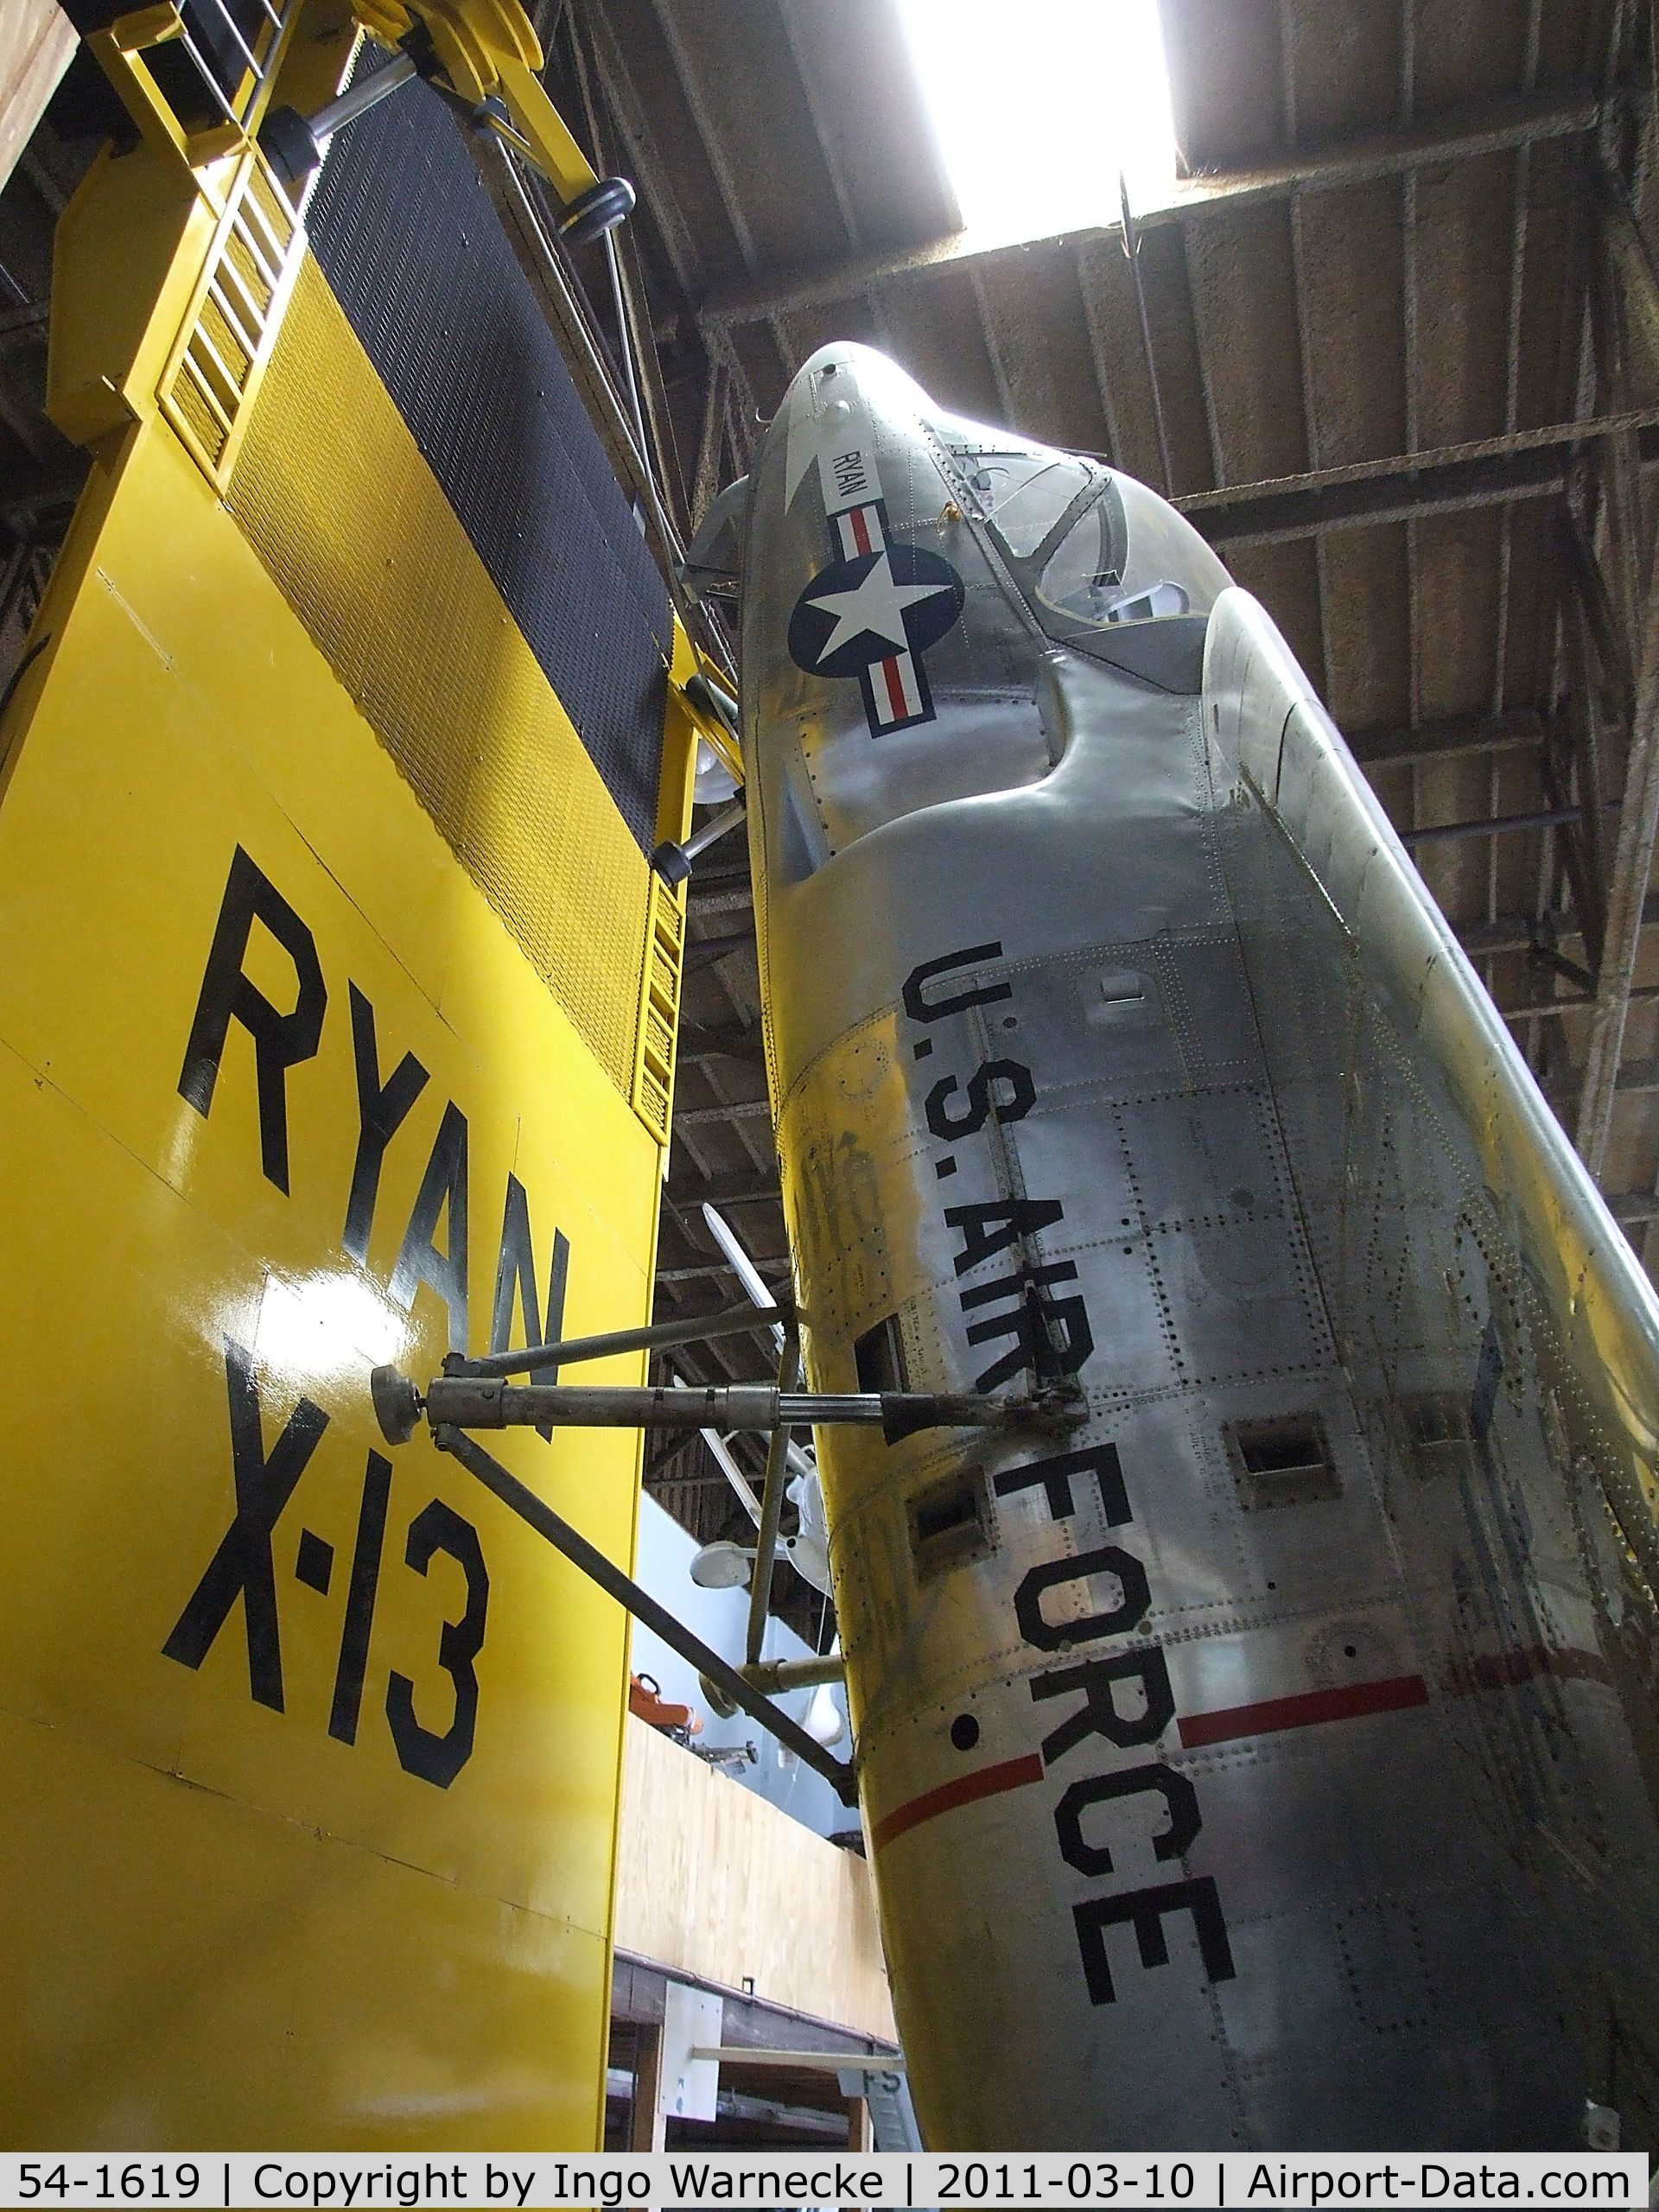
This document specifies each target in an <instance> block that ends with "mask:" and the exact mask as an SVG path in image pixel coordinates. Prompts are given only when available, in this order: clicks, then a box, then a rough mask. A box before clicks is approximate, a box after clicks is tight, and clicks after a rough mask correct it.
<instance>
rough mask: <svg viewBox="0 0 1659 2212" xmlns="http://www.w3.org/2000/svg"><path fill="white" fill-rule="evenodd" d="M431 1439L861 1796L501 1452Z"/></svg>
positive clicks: (803, 1755) (843, 1792)
mask: <svg viewBox="0 0 1659 2212" xmlns="http://www.w3.org/2000/svg"><path fill="white" fill-rule="evenodd" d="M435 1443H436V1444H437V1446H438V1449H439V1450H440V1451H441V1452H448V1453H449V1454H450V1456H451V1457H452V1458H454V1459H459V1460H460V1462H461V1465H462V1466H463V1467H465V1468H466V1470H467V1472H468V1474H472V1475H476V1476H477V1478H478V1479H479V1481H480V1483H482V1484H483V1485H484V1487H485V1489H486V1490H487V1491H489V1492H490V1493H491V1495H492V1496H493V1497H497V1498H499V1500H500V1502H501V1503H502V1504H503V1505H505V1507H506V1509H507V1510H508V1511H509V1512H510V1513H516V1514H517V1515H518V1518H519V1519H520V1520H521V1521H522V1522H524V1525H525V1526H526V1528H530V1529H534V1530H535V1531H536V1534H537V1535H538V1536H541V1537H543V1538H544V1539H545V1541H547V1542H548V1543H550V1544H551V1545H552V1547H553V1548H554V1549H555V1551H556V1552H560V1553H562V1554H563V1556H564V1557H565V1558H566V1559H568V1560H569V1562H570V1564H571V1566H572V1567H575V1568H577V1569H578V1570H579V1571H580V1572H581V1573H583V1574H585V1575H586V1576H587V1577H588V1580H589V1581H590V1582H593V1583H595V1584H597V1586H599V1588H600V1589H601V1590H602V1591H604V1592H605V1594H606V1596H607V1597H608V1598H614V1599H615V1600H616V1602H617V1603H618V1605H622V1606H624V1607H626V1610H627V1611H629V1612H630V1613H632V1615H633V1618H635V1619H636V1620H639V1621H643V1622H644V1623H645V1626H646V1627H647V1628H648V1629H650V1630H652V1633H653V1634H655V1635H657V1636H660V1637H662V1639H663V1642H664V1643H665V1644H667V1645H668V1647H669V1649H671V1651H677V1652H678V1654H679V1656H680V1657H681V1658H682V1659H683V1660H685V1661H687V1662H689V1663H690V1665H691V1666H693V1667H695V1668H696V1669H697V1671H698V1673H699V1674H702V1675H707V1676H708V1677H709V1681H711V1682H714V1683H715V1684H717V1685H718V1687H719V1688H721V1690H722V1691H723V1692H724V1693H725V1694H726V1695H727V1696H728V1698H730V1699H731V1700H732V1702H733V1704H734V1705H735V1706H737V1707H740V1708H741V1710H742V1711H743V1712H745V1713H748V1714H749V1715H750V1716H751V1718H752V1719H755V1720H758V1721H759V1722H760V1726H762V1727H763V1728H765V1729H766V1730H767V1731H768V1732H770V1733H771V1734H772V1735H773V1736H775V1737H776V1738H778V1741H779V1743H780V1744H785V1745H787V1746H788V1747H789V1749H790V1750H791V1751H793V1752H794V1753H795V1755H796V1757H797V1758H800V1759H804V1761H805V1763H806V1764H807V1765H808V1766H810V1768H811V1769H812V1770H813V1771H814V1773H816V1774H821V1775H822V1776H823V1778H824V1780H825V1781H826V1782H827V1783H829V1785H830V1787H831V1788H832V1789H834V1790H835V1792H836V1796H838V1797H839V1798H840V1799H841V1802H842V1804H843V1805H855V1804H856V1803H857V1802H858V1780H857V1777H856V1776H855V1773H854V1771H853V1769H852V1767H851V1766H850V1765H849V1763H848V1762H847V1761H846V1760H845V1759H838V1758H832V1757H831V1755H830V1754H829V1752H828V1751H825V1749H824V1748H823V1745H822V1744H820V1743H818V1742H817V1740H816V1738H813V1737H811V1736H809V1735H808V1734H807V1732H806V1731H805V1729H804V1728H803V1727H802V1726H800V1724H799V1723H798V1721H794V1720H791V1719H790V1717H789V1715H788V1713H785V1712H784V1711H783V1709H782V1708H781V1707H779V1706H776V1705H774V1704H773V1703H772V1700H771V1699H770V1698H768V1697H765V1696H763V1695H762V1694H761V1693H760V1691H759V1690H758V1689H756V1688H755V1687H754V1685H753V1683H752V1682H747V1681H744V1679H743V1677H742V1675H741V1674H739V1672H738V1670H737V1669H736V1668H735V1667H733V1666H730V1665H728V1662H726V1661H725V1660H724V1659H722V1658H721V1656H720V1654H719V1652H717V1651H713V1650H711V1649H709V1646H708V1645H707V1644H706V1643H703V1641H702V1638H701V1637H696V1636H694V1635H693V1634H692V1633H691V1630H690V1629H689V1628H687V1627H686V1626H685V1625H684V1624H683V1622H680V1621H677V1620H676V1618H674V1616H673V1614H672V1613H671V1612H670V1611H669V1610H668V1608H667V1607H666V1606H665V1605H658V1602H657V1600H656V1599H654V1598H653V1597H652V1595H651V1594H650V1592H648V1591H645V1590H642V1589H641V1588H640V1587H639V1584H638V1583H637V1582H636V1581H634V1580H633V1579H632V1576H631V1575H627V1574H625V1573H623V1572H622V1569H621V1568H620V1567H618V1566H616V1565H615V1564H614V1563H613V1561H612V1560H608V1559H607V1558H606V1556H605V1554H604V1553H603V1552H601V1551H600V1550H599V1549H598V1548H596V1547H595V1546H594V1545H593V1544H590V1543H589V1542H588V1539H587V1538H586V1536H584V1535H580V1534H579V1533H578V1532H577V1531H576V1530H575V1529H573V1528H572V1527H571V1526H570V1523H569V1522H568V1521H566V1520H564V1519H563V1518H562V1517H561V1516H560V1515H558V1514H556V1512H555V1511H554V1510H553V1508H552V1507H551V1506H550V1505H549V1504H547V1503H545V1502H544V1501H543V1499H541V1498H539V1497H537V1495H536V1493H535V1491H532V1490H527V1489H526V1488H525V1486H524V1484H523V1483H521V1482H520V1481H519V1480H518V1477H517V1476H516V1475H512V1474H510V1473H509V1472H508V1471H507V1470H506V1468H505V1467H504V1466H503V1465H501V1463H500V1461H499V1459H492V1458H491V1457H490V1454H489V1453H488V1452H486V1450H485V1449H484V1447H483V1446H482V1445H481V1444H475V1443H474V1441H473V1439H472V1438H471V1437H470V1436H463V1435H461V1433H459V1431H457V1430H455V1429H453V1428H448V1427H445V1428H440V1429H439V1430H438V1431H437V1433H436V1435H435Z"/></svg>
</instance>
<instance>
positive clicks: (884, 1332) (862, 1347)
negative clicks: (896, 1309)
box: [853, 1313, 910, 1392]
mask: <svg viewBox="0 0 1659 2212" xmlns="http://www.w3.org/2000/svg"><path fill="white" fill-rule="evenodd" d="M853 1358H854V1360H855V1363H856V1364H857V1368H858V1387H859V1389H861V1390H874V1391H877V1392H884V1391H887V1390H908V1389H909V1388H910V1374H909V1370H908V1369H907V1368H906V1364H905V1339H904V1335H903V1332H902V1331H901V1330H900V1328H899V1316H898V1315H897V1314H896V1313H889V1314H888V1315H887V1318H886V1319H885V1320H880V1321H878V1322H877V1323H876V1325H875V1326H874V1328H873V1329H866V1330H865V1332H864V1333H863V1335H862V1336H861V1337H860V1338H858V1339H857V1340H856V1342H855V1344H854V1345H853Z"/></svg>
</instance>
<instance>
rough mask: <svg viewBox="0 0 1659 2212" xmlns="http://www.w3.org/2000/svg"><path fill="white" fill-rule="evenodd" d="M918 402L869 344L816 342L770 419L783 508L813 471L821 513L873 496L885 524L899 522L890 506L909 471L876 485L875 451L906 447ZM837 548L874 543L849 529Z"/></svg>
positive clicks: (903, 494) (847, 550)
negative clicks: (777, 444) (774, 419)
mask: <svg viewBox="0 0 1659 2212" xmlns="http://www.w3.org/2000/svg"><path fill="white" fill-rule="evenodd" d="M926 404H927V402H926V397H925V394H924V393H923V392H922V391H921V389H920V387H919V386H918V385H915V384H913V383H912V380H911V379H910V378H909V377H907V376H906V374H905V372H904V371H903V370H902V369H901V368H899V366H898V365H897V364H896V363H895V362H893V361H890V360H889V359H887V355H886V354H885V353H877V352H876V351H875V349H874V346H860V345H857V344H855V343H854V342H852V341H851V340H847V341H843V342H842V343H838V344H836V345H830V346H820V347H819V348H818V350H817V353H814V354H813V355H812V357H811V359H810V360H808V361H807V362H806V363H805V364H804V366H803V367H802V368H801V370H800V371H799V372H798V374H797V376H796V378H795V380H794V382H793V383H792V384H791V385H790V388H789V391H788V392H787V394H786V395H785V400H784V404H783V406H782V408H781V409H780V410H779V420H778V422H777V423H776V424H775V425H774V430H773V436H774V439H775V440H777V441H778V442H781V444H782V447H783V455H782V458H783V472H782V492H783V500H784V505H785V508H786V509H792V508H793V507H794V506H795V502H796V495H797V493H798V492H800V491H801V489H802V487H803V485H804V483H805V481H806V480H807V479H808V477H809V476H811V475H816V478H817V483H816V486H815V487H814V488H815V489H816V490H817V493H818V494H819V497H820V499H821V501H822V512H823V514H824V515H825V516H826V517H832V516H836V515H838V514H843V513H849V512H853V511H855V510H856V509H859V508H861V507H865V506H873V505H874V504H875V503H877V502H881V503H882V504H883V509H884V513H885V516H886V519H887V523H888V524H889V525H891V526H894V527H903V526H904V525H905V524H907V523H908V521H909V519H910V518H909V515H908V513H907V512H906V513H904V514H900V513H899V512H898V508H899V506H900V505H907V503H908V483H909V479H910V477H911V475H912V473H913V472H912V471H911V470H910V469H908V468H906V469H905V470H903V471H901V472H900V473H899V478H898V480H895V481H894V482H893V483H884V481H883V475H884V472H883V469H882V466H881V458H880V457H881V455H882V454H887V455H888V456H895V455H899V454H903V455H906V456H908V455H910V454H912V453H913V451H914V450H915V446H916V442H917V439H918V432H919V429H920V417H921V416H922V414H923V411H924V410H925V408H926ZM885 473H886V474H887V475H888V476H892V475H893V469H892V467H889V468H888V469H887V471H886V472H885ZM935 504H936V505H937V502H935ZM852 528H853V526H852V525H851V524H849V531H852ZM840 550H842V551H843V552H844V554H845V555H846V556H848V557H854V556H857V555H858V554H860V553H864V552H868V551H870V550H874V548H873V547H872V546H871V545H868V544H866V543H863V542H862V541H861V540H860V539H858V538H857V537H856V535H854V536H853V537H849V543H847V545H846V546H845V547H844V548H842V549H840Z"/></svg>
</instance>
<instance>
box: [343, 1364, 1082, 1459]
mask: <svg viewBox="0 0 1659 2212" xmlns="http://www.w3.org/2000/svg"><path fill="white" fill-rule="evenodd" d="M375 1374H376V1375H378V1376H382V1377H386V1378H389V1379H391V1382H392V1385H393V1388H394V1389H397V1390H399V1391H400V1392H402V1393H406V1394H407V1396H408V1402H410V1405H411V1406H414V1407H415V1408H416V1410H418V1402H417V1398H416V1391H415V1386H414V1384H413V1383H410V1381H409V1380H408V1378H407V1377H406V1376H398V1375H397V1370H395V1369H385V1368H378V1369H376V1370H375ZM371 1381H372V1378H371ZM382 1387H383V1392H384V1384H383V1386H382ZM425 1408H426V1416H427V1419H428V1420H429V1421H430V1422H431V1424H432V1426H433V1427H434V1428H437V1427H440V1426H443V1425H448V1426H450V1427H455V1428H539V1427H542V1426H543V1424H544V1423H548V1422H550V1423H552V1424H553V1426H554V1427H559V1428H719V1429H725V1430H728V1431H729V1430H732V1429H753V1430H759V1431H760V1432H762V1433H770V1432H771V1431H772V1430H773V1429H775V1428H782V1429H785V1430H788V1429H791V1428H805V1427H821V1428H842V1427H857V1428H887V1429H890V1430H891V1431H892V1432H893V1435H894V1436H895V1437H897V1436H909V1435H912V1434H914V1433H916V1431H918V1429H924V1428H995V1427H1001V1425H1002V1424H1003V1423H1004V1422H1007V1421H1014V1420H1016V1419H1018V1418H1020V1417H1022V1416H1026V1415H1041V1414H1052V1411H1053V1408H1050V1407H1048V1406H1046V1405H1040V1404H1035V1403H1033V1402H1031V1401H1028V1400H1022V1399H1017V1398H1014V1399H1003V1398H982V1397H980V1396H978V1395H976V1394H974V1393H973V1392H971V1391H955V1392H945V1391H938V1392H933V1391H920V1390H883V1391H880V1392H877V1391H874V1390H870V1391H830V1390H779V1389H778V1387H777V1385H776V1384H775V1383H721V1384H715V1385H712V1386H710V1387H709V1389H694V1388H692V1387H691V1386H690V1385H689V1384H682V1383H666V1384H661V1385H657V1384H645V1385H631V1384H618V1385H616V1386H614V1387H612V1386H609V1385H607V1384H603V1383H593V1384H582V1383H503V1382H500V1381H499V1380H498V1379H497V1378H496V1377H495V1376H474V1375H439V1376H434V1378H433V1379H432V1381H431V1382H430V1383H428V1384H427V1386H426V1396H425ZM779 1449H780V1451H782V1452H787V1441H785V1445H783V1446H779Z"/></svg>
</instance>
